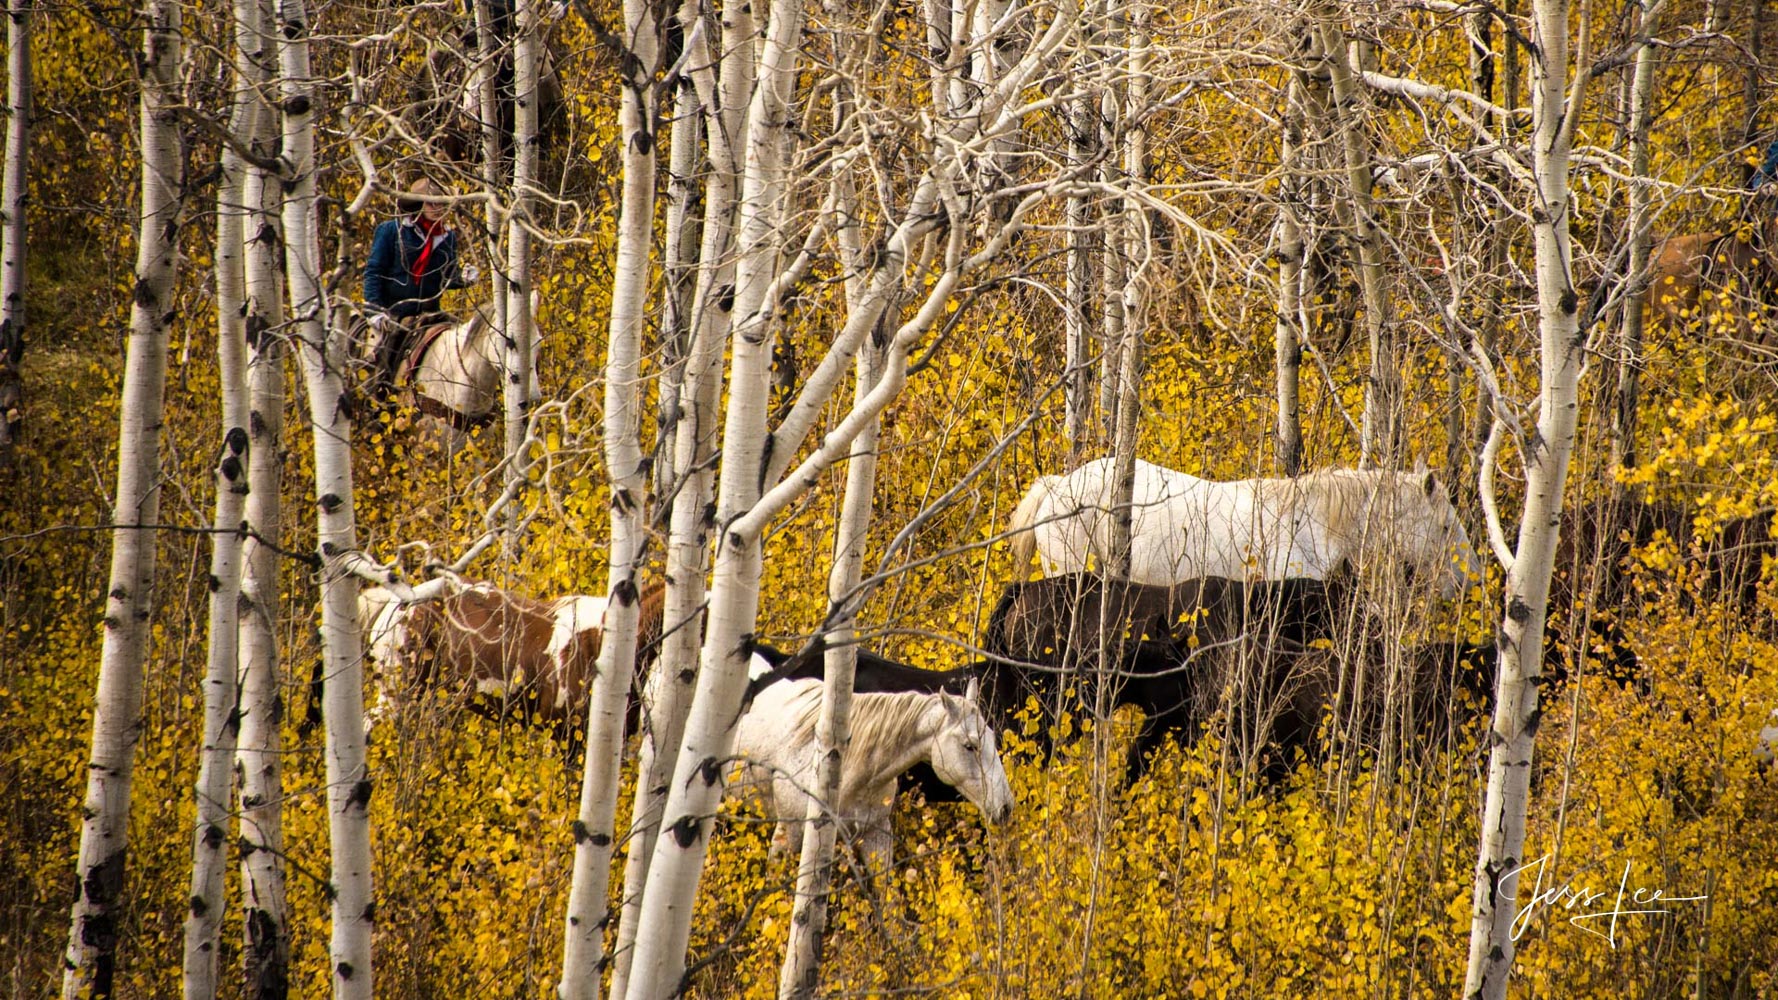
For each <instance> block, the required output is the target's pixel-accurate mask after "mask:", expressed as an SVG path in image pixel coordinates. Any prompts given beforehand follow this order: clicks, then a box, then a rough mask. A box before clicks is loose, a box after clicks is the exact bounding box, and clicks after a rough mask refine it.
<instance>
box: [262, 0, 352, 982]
mask: <svg viewBox="0 0 1778 1000" xmlns="http://www.w3.org/2000/svg"><path fill="white" fill-rule="evenodd" d="M279 21H280V22H281V24H280V31H279V39H280V42H279V46H278V52H279V66H280V69H281V71H282V73H281V77H282V78H281V79H280V81H279V89H280V93H281V94H282V97H283V108H284V145H283V159H284V163H285V171H286V175H285V176H286V185H287V187H286V190H287V193H288V197H287V198H286V199H285V201H284V239H285V271H286V272H287V277H288V280H289V282H290V313H291V316H292V319H293V321H294V323H295V328H296V331H297V335H298V344H299V352H300V354H301V357H302V365H303V375H304V379H305V382H306V384H307V387H308V397H309V429H310V432H311V434H312V435H313V437H314V447H315V497H316V504H317V506H318V508H319V510H318V514H317V521H316V525H317V535H318V538H317V544H316V550H317V551H318V552H319V554H320V556H321V558H322V560H323V561H324V564H325V568H324V570H323V575H322V580H321V650H322V662H323V665H324V670H325V677H326V694H325V696H324V698H323V701H322V719H323V722H324V723H325V725H326V730H327V740H326V742H327V749H326V760H327V813H328V846H329V856H330V858H331V862H332V872H331V875H330V879H329V881H330V884H331V888H332V890H333V891H332V918H333V934H332V939H331V942H330V944H329V948H328V954H329V959H330V965H331V969H332V972H333V990H334V995H335V996H336V997H339V998H341V1000H346V998H361V1000H369V997H370V996H371V925H372V920H373V917H374V914H373V902H372V896H371V853H370V796H371V780H370V769H369V767H368V765H367V764H366V761H365V745H364V658H363V644H362V641H361V638H362V637H361V636H360V635H359V632H358V583H357V580H356V578H354V577H353V576H351V575H350V574H349V573H347V572H345V571H344V570H343V569H342V568H341V567H340V566H339V561H340V559H339V557H342V556H344V555H346V554H347V553H350V552H354V551H356V550H357V548H358V539H357V528H356V526H355V523H354V515H353V506H352V505H353V495H352V422H351V419H350V418H349V417H348V415H347V412H346V407H345V405H344V396H345V386H346V381H345V376H346V350H345V343H344V331H343V329H342V328H341V326H340V324H339V323H338V322H336V321H335V319H334V317H333V316H332V315H331V314H330V311H329V309H328V307H327V302H326V294H325V290H324V289H323V287H322V283H321V252H320V251H321V248H320V233H319V226H318V224H317V219H316V215H315V213H316V187H315V162H314V149H315V124H314V110H315V108H314V94H313V89H312V88H313V83H312V78H311V76H310V70H309V18H308V10H307V5H306V0H280V4H279Z"/></svg>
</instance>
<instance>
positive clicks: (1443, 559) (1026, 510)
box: [1008, 458, 1482, 598]
mask: <svg viewBox="0 0 1778 1000" xmlns="http://www.w3.org/2000/svg"><path fill="white" fill-rule="evenodd" d="M1114 494H1115V476H1114V473H1113V466H1112V460H1111V459H1109V458H1102V459H1099V460H1098V461H1095V462H1088V463H1087V464H1085V465H1083V466H1081V467H1080V468H1078V469H1076V470H1074V471H1073V472H1071V473H1068V474H1067V475H1065V476H1043V477H1041V478H1040V479H1038V480H1037V482H1035V483H1033V484H1032V485H1031V489H1030V490H1028V491H1027V492H1026V493H1025V497H1024V499H1023V500H1021V501H1020V502H1019V506H1018V508H1017V509H1016V510H1014V511H1013V515H1012V522H1011V524H1010V525H1009V526H1008V529H1009V531H1011V532H1014V533H1015V534H1013V535H1012V541H1011V547H1012V555H1013V560H1014V565H1015V566H1018V567H1021V568H1023V567H1025V566H1028V565H1029V564H1030V562H1031V558H1032V556H1033V555H1034V554H1035V555H1036V557H1037V558H1038V561H1039V564H1040V567H1041V570H1042V572H1043V575H1044V576H1060V575H1062V574H1064V573H1078V572H1083V571H1086V570H1090V569H1099V570H1103V569H1104V568H1105V567H1107V566H1110V565H1111V564H1112V554H1113V553H1112V543H1111V539H1112V526H1113V515H1114V513H1115V511H1114V509H1113V507H1114V499H1113V497H1114ZM1131 506H1132V510H1131V519H1130V522H1131V523H1130V579H1131V580H1133V581H1134V582H1136V583H1143V584H1150V585H1153V586H1173V585H1175V584H1179V583H1183V582H1184V581H1186V580H1193V579H1198V578H1202V577H1228V578H1230V579H1236V580H1240V579H1246V580H1283V579H1287V578H1290V577H1306V578H1309V579H1313V580H1325V579H1327V578H1328V577H1329V576H1330V575H1331V574H1333V573H1334V572H1335V571H1336V570H1338V569H1339V568H1340V567H1341V566H1342V565H1345V564H1348V563H1350V564H1351V565H1352V566H1353V568H1355V569H1357V568H1360V567H1364V566H1378V565H1393V564H1395V563H1396V562H1398V561H1399V562H1402V563H1406V564H1407V565H1408V566H1410V567H1411V568H1412V569H1414V570H1415V571H1416V572H1419V573H1426V574H1430V575H1431V578H1432V579H1434V580H1436V581H1437V585H1438V589H1439V592H1440V594H1441V595H1443V596H1444V597H1447V598H1449V597H1454V596H1456V595H1457V594H1459V593H1461V592H1462V591H1463V590H1464V589H1466V588H1467V586H1468V584H1469V581H1470V580H1471V579H1479V578H1480V576H1481V572H1482V564H1481V560H1480V559H1479V558H1478V557H1477V556H1476V552H1475V549H1474V548H1472V547H1471V546H1470V543H1469V535H1468V534H1467V533H1466V532H1465V531H1464V530H1463V524H1462V522H1461V521H1460V520H1459V519H1458V517H1457V511H1456V509H1455V508H1453V507H1452V506H1451V501H1450V499H1449V498H1448V497H1446V496H1445V492H1444V490H1442V489H1440V488H1439V484H1438V481H1437V480H1436V479H1435V478H1433V476H1432V474H1431V473H1424V474H1420V473H1407V472H1391V471H1381V470H1368V471H1364V470H1357V469H1328V470H1325V471H1322V472H1311V473H1306V474H1304V475H1301V476H1298V477H1296V478H1294V479H1241V480H1235V481H1233V482H1213V481H1211V480H1207V479H1199V478H1198V477H1196V476H1191V475H1187V474H1185V473H1183V472H1175V471H1173V470H1172V469H1165V468H1162V467H1160V466H1158V465H1151V464H1149V463H1147V462H1142V461H1138V462H1137V463H1136V482H1135V489H1134V490H1133V491H1132V493H1131ZM1385 560H1387V562H1385Z"/></svg>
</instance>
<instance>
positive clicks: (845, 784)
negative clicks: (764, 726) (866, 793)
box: [785, 680, 956, 802]
mask: <svg viewBox="0 0 1778 1000" xmlns="http://www.w3.org/2000/svg"><path fill="white" fill-rule="evenodd" d="M801 684H802V690H800V691H798V692H796V693H795V694H794V695H792V696H791V698H790V699H789V701H788V703H787V704H786V706H785V707H786V708H787V709H788V710H789V711H790V712H792V713H793V714H792V717H791V724H790V729H789V732H787V733H786V734H785V742H786V743H788V744H795V745H801V744H804V743H813V742H814V741H815V740H816V739H817V731H816V727H817V726H818V725H819V724H820V721H821V705H822V701H823V699H822V684H821V683H820V682H819V681H815V680H809V681H805V682H801ZM953 697H956V696H955V695H948V694H943V693H937V694H927V693H924V692H920V691H897V692H892V693H891V692H875V691H872V692H866V693H863V694H854V695H853V696H852V710H851V713H850V715H849V716H848V718H847V728H848V729H849V730H850V731H851V741H850V746H849V747H848V752H847V754H846V756H845V759H844V763H843V764H842V766H841V768H840V801H842V802H850V801H854V800H855V798H856V796H857V795H858V794H859V793H861V792H862V791H863V790H864V789H863V788H861V787H859V786H861V785H862V784H864V783H865V781H866V780H867V779H869V778H871V777H880V776H882V775H883V774H884V773H885V772H886V771H887V770H888V769H889V768H890V767H892V766H894V764H895V763H897V762H896V761H893V760H890V759H887V758H889V756H890V755H891V754H894V753H899V752H901V751H903V750H906V749H908V748H909V747H910V746H911V744H912V742H913V739H912V737H913V734H914V731H915V730H916V729H917V728H918V726H919V725H920V720H921V719H922V718H923V717H924V716H925V715H926V711H927V709H928V708H930V707H931V704H932V699H934V698H953ZM891 777H893V776H892V775H891Z"/></svg>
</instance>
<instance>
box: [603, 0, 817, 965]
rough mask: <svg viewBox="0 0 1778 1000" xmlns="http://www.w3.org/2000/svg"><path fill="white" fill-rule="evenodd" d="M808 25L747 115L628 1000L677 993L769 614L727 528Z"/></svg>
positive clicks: (769, 42)
mask: <svg viewBox="0 0 1778 1000" xmlns="http://www.w3.org/2000/svg"><path fill="white" fill-rule="evenodd" d="M738 6H740V5H739V4H732V5H725V6H724V9H723V17H724V18H725V19H727V18H728V17H730V16H732V15H733V12H734V9H735V8H736V7H738ZM802 21H803V10H802V4H801V0H773V2H772V4H771V7H770V10H769V13H768V15H767V18H766V24H765V28H766V30H765V41H764V49H763V52H762V53H761V56H760V60H759V74H758V83H757V85H756V86H755V88H754V91H753V98H752V101H751V104H750V108H749V113H748V129H747V133H746V148H745V154H744V155H745V157H746V160H745V163H746V168H745V172H744V174H743V176H742V181H741V194H740V203H739V209H740V222H739V232H738V235H737V242H738V245H739V249H738V261H737V264H736V288H735V293H734V295H735V308H734V315H735V317H736V323H735V327H734V332H733V336H732V338H731V340H730V351H731V357H732V360H731V361H730V367H729V371H730V376H729V402H728V408H727V413H726V416H725V418H724V429H723V462H722V473H721V477H720V485H719V487H718V493H717V515H716V518H717V523H718V525H721V526H722V527H719V529H718V531H719V534H718V537H717V545H716V559H715V565H714V571H713V576H712V581H711V591H710V598H709V604H708V608H707V610H706V612H705V619H704V620H705V636H704V645H703V651H702V654H701V657H700V660H701V662H700V676H699V677H698V680H697V688H696V693H695V694H694V696H693V699H692V703H691V712H690V715H689V716H688V718H687V720H686V727H685V736H684V738H683V740H682V741H681V747H680V750H679V754H678V760H677V761H676V762H675V766H674V770H673V779H672V783H671V785H670V787H669V791H668V794H667V799H666V801H665V803H664V805H663V807H662V812H661V824H662V826H661V831H660V834H657V836H656V839H655V847H654V852H653V855H652V857H651V859H650V862H649V871H648V878H647V885H646V887H645V888H644V891H643V896H642V903H641V912H640V914H639V915H638V923H637V936H636V950H635V954H634V957H633V958H632V961H631V966H630V980H629V992H628V994H626V997H627V1000H648V998H652V997H665V996H670V995H672V994H673V993H675V992H677V990H678V987H679V979H680V975H681V973H682V971H683V969H684V967H685V948H686V944H687V942H688V940H689V938H690V934H691V905H692V901H693V899H694V898H695V897H696V894H697V886H698V876H699V875H700V873H701V871H702V868H703V863H704V852H705V850H706V848H707V846H708V841H707V840H706V836H707V834H708V823H709V820H708V816H709V815H710V814H711V812H712V811H713V810H712V808H711V807H712V806H713V805H714V804H715V802H716V800H717V799H718V798H719V797H720V795H721V792H722V780H723V779H722V773H721V768H720V766H719V763H718V762H719V761H721V759H722V758H724V757H726V756H727V755H728V748H729V747H730V746H731V745H732V743H733V722H734V717H733V715H734V707H735V705H736V703H738V701H739V696H740V689H741V686H742V685H743V684H744V683H745V681H746V676H747V653H746V651H745V650H744V649H743V648H742V646H741V644H740V642H739V640H740V639H741V638H742V636H744V635H746V634H748V633H750V632H751V631H752V629H753V622H754V618H755V616H756V614H757V613H758V610H759V586H758V580H759V557H760V550H759V545H760V540H759V537H758V536H757V535H754V536H751V537H750V536H747V535H742V534H739V533H736V532H734V531H732V529H730V528H728V527H727V525H729V523H730V522H731V521H733V520H734V519H735V518H736V517H737V516H738V515H740V514H742V513H744V512H746V511H747V510H748V509H750V508H751V507H753V506H754V504H755V503H756V502H757V500H758V498H759V493H760V475H759V472H760V469H761V467H762V465H763V464H764V461H765V453H764V452H765V449H764V445H765V440H766V409H765V408H766V400H767V399H768V398H769V395H770V391H769V385H770V379H771V359H772V345H771V338H770V333H771V329H770V326H769V323H768V319H769V317H768V316H767V315H766V309H767V303H766V292H767V286H768V284H769V283H770V280H771V276H772V271H773V270H774V264H775V262H776V258H777V246H776V240H775V239H774V236H775V234H774V232H773V230H774V228H775V227H774V222H775V221H776V219H777V218H778V216H779V212H778V206H777V202H778V200H780V199H782V198H784V197H785V196H786V187H787V183H786V180H785V178H784V176H783V172H784V159H783V158H784V151H785V145H786V141H785V140H786V139H787V134H786V133H787V126H788V120H787V119H788V110H789V104H790V97H791V93H792V90H793V87H794V84H795V78H796V65H797V45H798V41H799V39H800V37H801V34H802ZM733 54H734V53H731V55H733ZM725 716H726V717H725Z"/></svg>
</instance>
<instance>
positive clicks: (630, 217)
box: [557, 0, 661, 1000]
mask: <svg viewBox="0 0 1778 1000" xmlns="http://www.w3.org/2000/svg"><path fill="white" fill-rule="evenodd" d="M660 30H661V26H660V24H659V23H658V22H657V21H656V19H655V16H654V11H653V6H652V4H651V2H650V0H625V2H624V31H623V37H624V38H625V39H626V40H627V41H628V44H629V46H630V49H629V51H628V52H626V53H625V58H624V59H623V60H622V63H623V67H624V81H623V95H622V101H621V104H620V106H619V111H618V135H619V137H620V141H621V142H622V143H623V196H622V197H623V202H622V208H621V210H620V213H619V216H618V233H617V263H616V267H615V282H614V285H613V288H612V293H611V325H610V333H609V336H608V338H607V342H606V355H605V414H604V427H605V466H606V474H607V475H608V476H609V477H610V479H611V543H610V546H609V549H608V551H609V553H610V576H609V578H608V580H607V594H608V600H607V603H606V605H605V623H604V631H603V638H602V640H601V643H600V647H599V664H598V672H597V675H596V679H595V680H594V682H593V692H592V703H591V705H590V707H589V710H588V712H587V737H586V761H585V766H584V769H583V772H582V775H581V784H580V811H579V815H578V818H577V819H576V821H575V826H574V876H573V883H572V886H571V888H570V890H569V894H568V922H567V928H566V941H565V944H564V949H563V957H562V983H561V986H560V987H559V988H558V990H557V994H558V995H559V996H561V997H562V998H563V1000H570V998H582V997H584V998H592V997H596V996H598V994H599V979H600V977H601V976H602V975H603V972H604V968H605V965H606V957H605V954H604V950H605V949H604V944H605V927H606V924H607V923H608V922H609V919H610V914H609V907H608V896H609V893H608V892H607V888H608V886H609V883H610V879H611V853H612V850H613V848H614V845H615V844H616V842H617V835H616V830H615V824H616V813H617V792H618V772H619V770H620V769H621V768H622V766H623V736H624V733H623V727H624V706H625V704H626V702H627V700H628V698H629V695H630V682H631V678H632V677H633V676H634V673H635V667H636V632H637V622H638V619H639V615H640V611H641V608H640V605H639V603H638V600H639V595H640V591H639V589H638V586H637V582H636V576H637V569H638V561H639V557H640V555H641V551H642V543H643V531H644V523H643V521H644V517H643V503H644V501H645V500H646V497H647V486H648V484H647V482H646V481H645V479H644V474H645V471H644V469H643V455H642V444H641V440H640V436H639V435H640V415H641V408H642V378H641V355H642V327H643V323H644V321H645V319H646V317H647V303H646V297H647V292H648V277H649V264H648V255H649V248H650V244H651V242H652V237H653V235H654V202H655V198H654V181H655V134H654V124H655V101H656V76H657V73H658V71H659V69H660V67H659V65H658V62H659V59H660V37H659V32H660Z"/></svg>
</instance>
